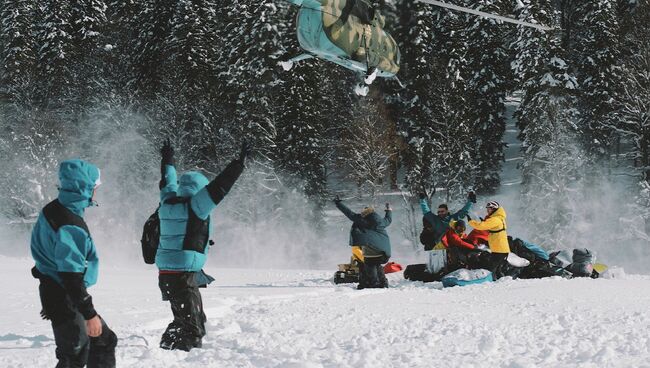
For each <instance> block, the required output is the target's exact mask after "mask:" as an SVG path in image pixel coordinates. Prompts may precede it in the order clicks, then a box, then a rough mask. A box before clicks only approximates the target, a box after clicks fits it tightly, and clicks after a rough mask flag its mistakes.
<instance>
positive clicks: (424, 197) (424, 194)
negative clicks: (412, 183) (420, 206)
mask: <svg viewBox="0 0 650 368" xmlns="http://www.w3.org/2000/svg"><path fill="white" fill-rule="evenodd" d="M418 195H419V196H420V199H427V194H426V193H423V192H421V193H419V194H418Z"/></svg>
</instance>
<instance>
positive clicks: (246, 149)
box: [239, 141, 253, 163]
mask: <svg viewBox="0 0 650 368" xmlns="http://www.w3.org/2000/svg"><path fill="white" fill-rule="evenodd" d="M252 151H253V149H252V147H251V146H250V144H248V142H247V141H244V142H243V143H242V144H241V151H240V152H239V161H241V162H242V163H243V162H245V161H246V157H248V156H250V155H251V152H252Z"/></svg>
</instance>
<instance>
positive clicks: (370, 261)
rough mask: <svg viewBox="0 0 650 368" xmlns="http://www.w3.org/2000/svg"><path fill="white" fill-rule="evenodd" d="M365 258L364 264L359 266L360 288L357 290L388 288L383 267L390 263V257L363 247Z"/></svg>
mask: <svg viewBox="0 0 650 368" xmlns="http://www.w3.org/2000/svg"><path fill="white" fill-rule="evenodd" d="M363 258H364V259H363V263H360V264H359V286H358V287H357V288H358V289H367V288H368V289H370V288H387V287H388V280H387V279H386V275H385V274H384V267H383V266H382V265H383V264H384V263H386V262H388V257H386V256H385V255H384V254H383V253H382V254H376V253H375V252H373V251H369V249H368V248H366V247H363Z"/></svg>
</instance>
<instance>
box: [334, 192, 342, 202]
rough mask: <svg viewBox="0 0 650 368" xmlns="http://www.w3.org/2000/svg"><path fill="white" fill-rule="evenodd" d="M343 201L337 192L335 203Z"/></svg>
mask: <svg viewBox="0 0 650 368" xmlns="http://www.w3.org/2000/svg"><path fill="white" fill-rule="evenodd" d="M339 203H341V197H339V195H338V194H337V195H336V197H334V204H339Z"/></svg>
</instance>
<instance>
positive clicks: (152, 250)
mask: <svg viewBox="0 0 650 368" xmlns="http://www.w3.org/2000/svg"><path fill="white" fill-rule="evenodd" d="M158 209H160V207H158V208H156V212H154V213H153V214H152V215H151V216H149V218H148V219H147V222H145V223H144V228H143V229H142V239H140V243H142V258H144V263H146V264H154V263H156V252H158V244H159V243H160V217H158Z"/></svg>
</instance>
